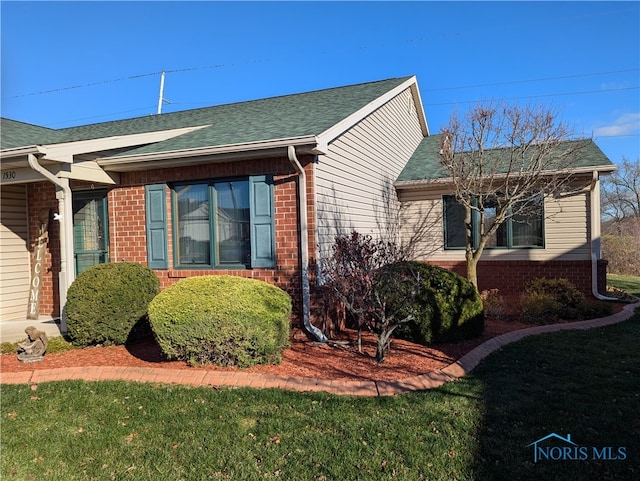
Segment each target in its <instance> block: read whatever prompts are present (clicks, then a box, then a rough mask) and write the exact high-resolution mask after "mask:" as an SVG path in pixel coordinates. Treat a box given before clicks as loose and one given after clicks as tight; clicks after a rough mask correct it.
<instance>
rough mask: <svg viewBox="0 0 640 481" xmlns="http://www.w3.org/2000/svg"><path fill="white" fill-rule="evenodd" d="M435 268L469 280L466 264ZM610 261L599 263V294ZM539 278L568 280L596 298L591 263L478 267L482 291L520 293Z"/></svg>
mask: <svg viewBox="0 0 640 481" xmlns="http://www.w3.org/2000/svg"><path fill="white" fill-rule="evenodd" d="M432 264H435V265H438V266H440V267H444V268H445V269H449V270H452V271H454V272H456V273H457V274H460V275H461V276H466V264H465V263H464V262H432ZM606 266H607V261H604V260H602V261H599V262H598V290H599V292H600V293H603V292H605V290H606V275H607V269H606ZM537 277H547V278H552V279H555V278H564V279H568V280H569V281H570V282H571V283H572V284H573V285H575V286H576V287H577V288H578V289H579V290H580V291H582V292H583V293H584V294H585V295H586V296H591V295H592V289H591V261H587V260H585V261H561V260H554V261H546V262H540V261H480V263H479V264H478V289H479V290H480V291H483V290H488V289H498V290H499V291H501V292H507V293H517V292H522V291H523V290H524V286H525V284H526V283H527V282H528V281H529V280H531V279H533V278H537Z"/></svg>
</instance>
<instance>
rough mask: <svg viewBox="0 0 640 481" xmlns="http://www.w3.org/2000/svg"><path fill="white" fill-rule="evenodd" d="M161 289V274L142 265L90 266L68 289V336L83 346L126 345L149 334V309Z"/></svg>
mask: <svg viewBox="0 0 640 481" xmlns="http://www.w3.org/2000/svg"><path fill="white" fill-rule="evenodd" d="M159 292H160V281H159V280H158V278H157V276H156V275H155V273H154V272H153V271H152V270H151V269H149V268H148V267H146V266H143V265H141V264H136V263H133V262H112V263H107V264H98V265H95V266H93V267H90V268H89V269H87V270H86V271H84V272H82V273H81V274H80V275H79V276H78V277H77V278H76V279H75V280H74V281H73V283H72V284H71V286H70V287H69V291H68V292H67V304H66V319H67V335H68V337H69V339H70V340H71V342H72V343H73V344H75V345H79V346H89V345H92V344H125V343H127V342H129V341H134V340H136V339H140V338H142V337H144V336H145V335H149V333H150V331H149V327H148V320H147V309H148V307H149V302H151V300H152V299H153V298H154V297H155V296H156V295H157V294H158V293H159Z"/></svg>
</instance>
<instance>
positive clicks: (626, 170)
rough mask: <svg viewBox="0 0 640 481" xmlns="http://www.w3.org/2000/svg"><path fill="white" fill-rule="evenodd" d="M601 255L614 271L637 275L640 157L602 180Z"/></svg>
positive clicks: (639, 266)
mask: <svg viewBox="0 0 640 481" xmlns="http://www.w3.org/2000/svg"><path fill="white" fill-rule="evenodd" d="M602 218H603V223H602V233H603V234H604V235H603V236H602V254H603V257H604V258H605V259H607V260H608V261H609V265H608V270H609V272H611V273H613V274H626V275H640V159H637V160H636V161H635V162H632V161H631V160H629V159H627V158H624V157H623V158H622V162H621V163H620V164H618V169H617V170H616V171H615V172H614V173H613V174H611V175H610V176H607V177H605V178H604V180H603V181H602Z"/></svg>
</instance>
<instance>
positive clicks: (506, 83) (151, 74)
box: [11, 59, 640, 99]
mask: <svg viewBox="0 0 640 481" xmlns="http://www.w3.org/2000/svg"><path fill="white" fill-rule="evenodd" d="M269 61H270V60H269V59H265V60H257V61H254V62H246V63H245V64H248V63H260V62H269ZM236 65H239V64H217V65H207V66H204V67H189V68H182V69H173V70H165V73H183V72H195V71H198V70H210V69H215V68H225V67H234V66H236ZM639 70H640V69H639V68H630V69H621V70H609V71H606V72H593V73H583V74H574V75H563V76H557V77H543V78H537V79H524V80H507V81H504V82H491V83H486V84H476V85H461V86H458V87H439V88H432V89H424V92H438V91H445V90H462V89H470V88H478V87H491V86H496V85H512V84H520V83H530V82H543V81H549V80H562V79H569V78H579V77H595V76H601V75H610V74H617V73H628V72H637V71H639ZM161 73H162V71H158V72H150V73H144V74H138V75H130V76H128V77H120V78H116V79H111V80H101V81H97V82H90V83H86V84H81V85H73V86H69V87H60V88H57V89H49V90H40V91H38V92H31V93H26V94H19V95H14V96H12V97H11V98H13V99H16V98H21V97H32V96H35V95H44V94H50V93H56V92H64V91H66V90H74V89H79V88H84V87H95V86H97V85H104V84H109V83H115V82H122V81H125V80H134V79H139V78H144V77H152V76H155V75H160V74H161Z"/></svg>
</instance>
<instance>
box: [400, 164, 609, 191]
mask: <svg viewBox="0 0 640 481" xmlns="http://www.w3.org/2000/svg"><path fill="white" fill-rule="evenodd" d="M614 170H616V166H615V165H594V166H589V167H578V168H576V169H570V170H567V171H566V172H567V173H571V174H575V175H580V174H586V173H589V174H593V173H597V172H602V173H605V174H606V173H609V172H613V171H614ZM557 172H563V171H554V170H547V171H543V172H541V173H540V175H541V176H544V175H553V174H556V173H557ZM511 175H513V174H511ZM514 177H515V175H514ZM494 178H495V179H503V178H506V174H497V175H495V176H494ZM452 183H453V178H452V177H440V178H436V179H419V180H397V181H396V182H394V183H393V185H394V187H396V188H397V189H406V190H408V189H422V188H424V187H429V186H433V185H446V184H452Z"/></svg>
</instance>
